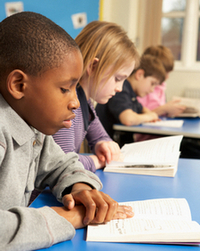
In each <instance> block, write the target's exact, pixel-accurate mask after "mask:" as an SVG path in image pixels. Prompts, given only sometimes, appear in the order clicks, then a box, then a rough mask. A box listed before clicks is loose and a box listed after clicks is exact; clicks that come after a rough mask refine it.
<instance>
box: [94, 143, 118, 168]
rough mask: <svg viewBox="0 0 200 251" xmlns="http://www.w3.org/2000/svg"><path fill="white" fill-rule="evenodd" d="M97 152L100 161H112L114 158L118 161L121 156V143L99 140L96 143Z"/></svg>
mask: <svg viewBox="0 0 200 251" xmlns="http://www.w3.org/2000/svg"><path fill="white" fill-rule="evenodd" d="M95 153H96V155H97V157H98V159H99V160H100V162H103V163H104V166H105V163H106V162H108V163H110V162H111V161H112V160H115V161H117V160H118V159H119V158H120V154H121V152H120V148H119V145H118V144H117V143H116V142H114V141H99V142H97V143H96V145H95Z"/></svg>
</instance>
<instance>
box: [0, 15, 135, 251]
mask: <svg viewBox="0 0 200 251" xmlns="http://www.w3.org/2000/svg"><path fill="white" fill-rule="evenodd" d="M82 67H83V62H82V56H81V53H80V50H79V48H78V46H77V44H76V43H75V41H74V40H73V39H72V38H71V37H70V36H69V35H68V34H67V33H66V32H65V31H64V30H63V29H62V28H61V27H59V26H57V25H56V24H55V23H53V22H52V21H51V20H49V19H48V18H46V17H44V16H42V15H40V14H36V13H32V12H22V13H18V14H15V15H13V16H10V17H8V18H6V19H4V20H3V21H2V22H1V23H0V114H1V116H0V222H1V225H0V250H35V249H38V248H44V247H48V246H51V245H52V244H54V243H57V242H60V241H64V240H68V239H71V238H72V237H73V235H74V232H75V231H74V228H80V227H83V226H85V225H87V224H88V223H89V222H94V223H97V222H105V221H109V220H111V219H115V218H126V217H132V216H133V214H132V213H131V211H130V210H131V209H130V208H127V207H120V206H118V204H117V203H116V202H115V201H114V200H112V199H111V198H110V197H109V196H108V195H106V194H104V193H102V192H99V191H97V190H96V189H98V190H99V189H100V188H101V187H102V185H101V182H100V180H99V179H98V178H97V176H96V175H94V174H93V173H91V172H88V171H86V170H84V168H83V166H82V164H81V163H80V162H79V161H78V157H77V155H76V154H74V153H69V154H64V153H63V151H62V150H61V149H60V147H59V146H58V145H57V144H56V143H55V142H54V140H53V138H52V137H51V136H47V135H52V134H54V133H55V132H56V131H58V130H59V129H61V128H63V127H66V128H69V127H70V126H71V120H72V119H73V118H74V113H73V109H76V108H78V107H79V101H78V99H77V96H76V85H77V83H78V80H79V78H80V76H81V74H82ZM46 186H49V187H50V188H51V190H52V192H53V194H54V195H55V196H56V197H57V199H58V200H59V201H60V202H63V204H64V207H52V208H49V207H44V208H39V209H34V208H26V207H25V206H27V205H28V202H29V199H30V195H31V192H32V191H33V189H34V188H35V187H36V188H37V189H39V190H42V189H44V188H45V187H46Z"/></svg>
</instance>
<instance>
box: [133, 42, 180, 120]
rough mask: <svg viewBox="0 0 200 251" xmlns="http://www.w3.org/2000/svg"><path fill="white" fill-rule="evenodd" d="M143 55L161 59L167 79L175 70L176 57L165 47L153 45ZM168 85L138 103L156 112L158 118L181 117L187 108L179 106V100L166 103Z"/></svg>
mask: <svg viewBox="0 0 200 251" xmlns="http://www.w3.org/2000/svg"><path fill="white" fill-rule="evenodd" d="M143 55H152V56H155V57H157V58H158V59H160V61H161V62H162V64H163V66H164V68H165V71H166V78H165V80H167V78H169V73H170V72H171V71H172V70H173V68H174V56H173V54H172V52H171V50H170V49H169V48H167V47H166V46H163V45H153V46H149V47H147V48H146V50H145V51H144V53H143ZM165 90H166V83H165V82H163V83H162V84H160V85H158V86H156V87H155V89H154V92H152V93H149V94H148V95H146V96H145V97H137V99H138V101H139V102H140V103H141V104H142V105H143V106H145V107H147V108H149V109H150V110H152V111H154V112H156V113H157V114H158V116H163V115H165V116H168V117H176V116H178V115H180V114H181V113H182V112H183V111H184V110H185V107H184V106H183V105H180V104H179V100H172V101H169V102H167V103H166V94H165Z"/></svg>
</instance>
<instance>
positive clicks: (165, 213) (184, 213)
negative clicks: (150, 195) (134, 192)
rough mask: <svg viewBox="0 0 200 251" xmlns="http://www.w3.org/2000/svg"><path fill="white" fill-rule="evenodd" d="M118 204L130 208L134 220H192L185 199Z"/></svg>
mask: <svg viewBox="0 0 200 251" xmlns="http://www.w3.org/2000/svg"><path fill="white" fill-rule="evenodd" d="M119 204H121V205H124V204H125V205H129V206H131V207H132V208H133V212H134V218H143V219H144V218H148V219H150V218H151V219H159V218H160V219H168V218H170V219H173V218H174V219H176V220H178V219H181V220H189V221H191V220H192V219H191V212H190V208H189V205H188V203H187V201H186V199H176V198H167V199H151V200H143V201H133V202H125V203H119Z"/></svg>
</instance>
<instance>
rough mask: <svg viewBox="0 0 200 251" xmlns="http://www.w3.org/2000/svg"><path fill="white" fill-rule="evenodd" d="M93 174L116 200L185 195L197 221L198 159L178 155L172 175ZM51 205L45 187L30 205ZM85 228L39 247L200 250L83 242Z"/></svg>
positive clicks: (199, 205) (199, 200) (199, 216)
mask: <svg viewBox="0 0 200 251" xmlns="http://www.w3.org/2000/svg"><path fill="white" fill-rule="evenodd" d="M96 174H97V175H98V176H99V178H100V179H101V181H102V183H103V189H102V191H103V192H105V193H107V194H109V195H110V196H111V197H112V198H113V199H115V200H116V201H118V202H125V201H133V200H147V199H155V198H186V199H187V201H188V203H189V206H190V209H191V214H192V219H193V220H195V221H197V222H198V223H199V224H200V160H194V159H180V160H179V166H178V171H177V173H176V176H175V177H174V178H171V177H156V176H147V175H134V174H119V173H104V172H103V171H102V170H98V171H97V172H96ZM45 205H48V206H55V205H61V204H59V203H58V202H57V201H56V200H55V198H54V197H53V196H52V194H51V193H50V192H49V191H48V190H45V191H44V192H43V193H42V194H41V195H40V196H39V197H38V198H37V199H36V200H35V201H34V202H33V203H32V205H31V207H35V208H38V207H42V206H45ZM85 239H86V228H85V229H79V230H76V235H75V237H74V238H73V239H72V240H70V241H65V242H62V243H59V244H56V245H54V246H52V247H50V248H48V249H40V250H43V251H47V250H51V251H53V250H54V251H59V250H62V251H63V250H81V251H86V250H87V251H94V250H95V251H100V250H101V251H102V250H103V251H107V250H109V251H110V250H111V249H112V250H119V251H126V250H132V251H133V250H134V251H135V250H136V251H137V250H140V251H143V250H145V251H146V250H147V251H148V250H170V251H171V250H200V246H179V245H177V246H176V245H153V244H135V243H102V242H86V241H85Z"/></svg>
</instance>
